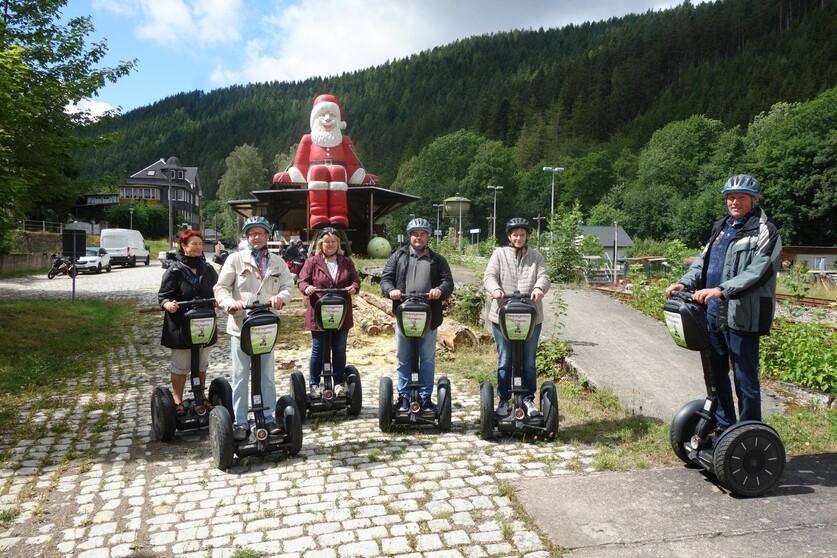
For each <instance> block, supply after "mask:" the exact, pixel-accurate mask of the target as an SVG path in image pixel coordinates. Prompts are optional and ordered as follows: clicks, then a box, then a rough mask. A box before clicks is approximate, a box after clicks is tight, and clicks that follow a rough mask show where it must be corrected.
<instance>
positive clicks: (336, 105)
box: [310, 94, 346, 130]
mask: <svg viewBox="0 0 837 558" xmlns="http://www.w3.org/2000/svg"><path fill="white" fill-rule="evenodd" d="M326 110H330V111H332V112H333V113H335V114H336V115H338V117H339V118H340V129H341V130H345V129H346V121H345V120H343V107H341V106H340V101H338V100H337V97H335V96H334V95H328V94H326V95H320V96H319V97H317V98H316V99H314V108H312V109H311V119H310V120H311V121H310V125H311V128H312V129H313V128H314V119H315V118H317V116H319V114H320V113H322V112H323V111H326Z"/></svg>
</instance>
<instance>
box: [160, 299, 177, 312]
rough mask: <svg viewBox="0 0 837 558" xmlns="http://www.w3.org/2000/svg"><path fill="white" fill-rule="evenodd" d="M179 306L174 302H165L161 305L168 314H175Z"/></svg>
mask: <svg viewBox="0 0 837 558" xmlns="http://www.w3.org/2000/svg"><path fill="white" fill-rule="evenodd" d="M178 308H179V306H178V305H177V301H175V300H167V301H166V302H165V304H163V310H165V311H166V312H168V313H169V314H174V313H175V312H177V309H178Z"/></svg>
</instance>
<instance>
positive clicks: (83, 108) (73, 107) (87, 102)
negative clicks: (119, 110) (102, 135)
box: [64, 99, 114, 120]
mask: <svg viewBox="0 0 837 558" xmlns="http://www.w3.org/2000/svg"><path fill="white" fill-rule="evenodd" d="M113 110H114V108H113V107H112V106H110V105H109V104H107V103H103V102H101V101H94V100H92V99H82V100H81V101H79V102H78V103H70V104H68V105H67V106H66V107H64V111H65V112H67V113H69V114H76V113H80V112H81V113H86V114H87V117H88V118H89V119H90V120H96V119H98V118H99V117H100V116H102V115H103V114H105V113H107V112H112V111H113Z"/></svg>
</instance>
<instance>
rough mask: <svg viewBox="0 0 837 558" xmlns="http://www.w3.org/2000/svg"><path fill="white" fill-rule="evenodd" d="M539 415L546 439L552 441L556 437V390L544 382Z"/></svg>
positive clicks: (550, 384)
mask: <svg viewBox="0 0 837 558" xmlns="http://www.w3.org/2000/svg"><path fill="white" fill-rule="evenodd" d="M541 414H543V421H544V422H543V425H544V428H546V438H547V439H548V440H552V439H553V438H555V436H557V435H558V390H556V389H555V384H553V383H552V382H544V383H543V385H542V386H541Z"/></svg>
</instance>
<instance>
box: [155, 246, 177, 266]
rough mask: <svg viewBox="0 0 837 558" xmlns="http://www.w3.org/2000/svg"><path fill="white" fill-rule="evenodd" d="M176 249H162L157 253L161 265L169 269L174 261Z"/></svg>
mask: <svg viewBox="0 0 837 558" xmlns="http://www.w3.org/2000/svg"><path fill="white" fill-rule="evenodd" d="M174 254H175V252H174V250H169V251H168V252H167V251H165V250H160V252H159V253H158V254H157V260H158V261H159V262H160V265H161V266H162V267H163V269H167V268H168V267H169V264H170V263H171V262H173V261H174Z"/></svg>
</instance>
